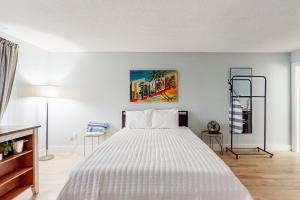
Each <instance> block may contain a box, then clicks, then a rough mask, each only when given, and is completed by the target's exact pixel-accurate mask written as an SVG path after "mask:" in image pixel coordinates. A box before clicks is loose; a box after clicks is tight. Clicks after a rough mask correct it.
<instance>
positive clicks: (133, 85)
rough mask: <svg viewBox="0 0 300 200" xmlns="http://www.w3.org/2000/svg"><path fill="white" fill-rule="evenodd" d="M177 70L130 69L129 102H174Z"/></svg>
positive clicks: (175, 99) (175, 98)
mask: <svg viewBox="0 0 300 200" xmlns="http://www.w3.org/2000/svg"><path fill="white" fill-rule="evenodd" d="M177 77H178V75H177V70H131V71H130V102H176V101H177V85H178V79H177Z"/></svg>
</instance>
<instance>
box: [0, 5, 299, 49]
mask: <svg viewBox="0 0 300 200" xmlns="http://www.w3.org/2000/svg"><path fill="white" fill-rule="evenodd" d="M0 5H1V11H0V31H1V32H5V33H7V34H10V35H13V36H15V37H17V38H19V39H22V40H24V41H26V42H29V43H32V44H34V45H36V46H39V47H41V48H44V49H46V50H49V51H101V52H287V51H292V50H295V49H299V48H300V0H81V1H80V0H47V1H44V0H42V1H41V0H22V1H20V0H0Z"/></svg>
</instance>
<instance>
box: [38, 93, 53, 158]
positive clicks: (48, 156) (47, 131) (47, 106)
mask: <svg viewBox="0 0 300 200" xmlns="http://www.w3.org/2000/svg"><path fill="white" fill-rule="evenodd" d="M48 108H49V102H48V98H47V103H46V155H45V156H41V157H40V161H47V160H52V159H53V158H54V155H51V154H50V155H49V154H48V145H49V142H48V134H49V126H48V124H49V123H48V121H49V120H48V115H49V109H48Z"/></svg>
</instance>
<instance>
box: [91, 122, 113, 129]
mask: <svg viewBox="0 0 300 200" xmlns="http://www.w3.org/2000/svg"><path fill="white" fill-rule="evenodd" d="M88 126H94V127H104V128H107V127H108V123H107V122H89V123H88Z"/></svg>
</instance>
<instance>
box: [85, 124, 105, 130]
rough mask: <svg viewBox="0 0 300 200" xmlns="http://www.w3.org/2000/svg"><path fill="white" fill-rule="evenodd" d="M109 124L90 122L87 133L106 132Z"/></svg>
mask: <svg viewBox="0 0 300 200" xmlns="http://www.w3.org/2000/svg"><path fill="white" fill-rule="evenodd" d="M107 127H108V124H107V123H106V122H89V123H88V125H87V130H86V131H87V132H105V130H106V128H107Z"/></svg>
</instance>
